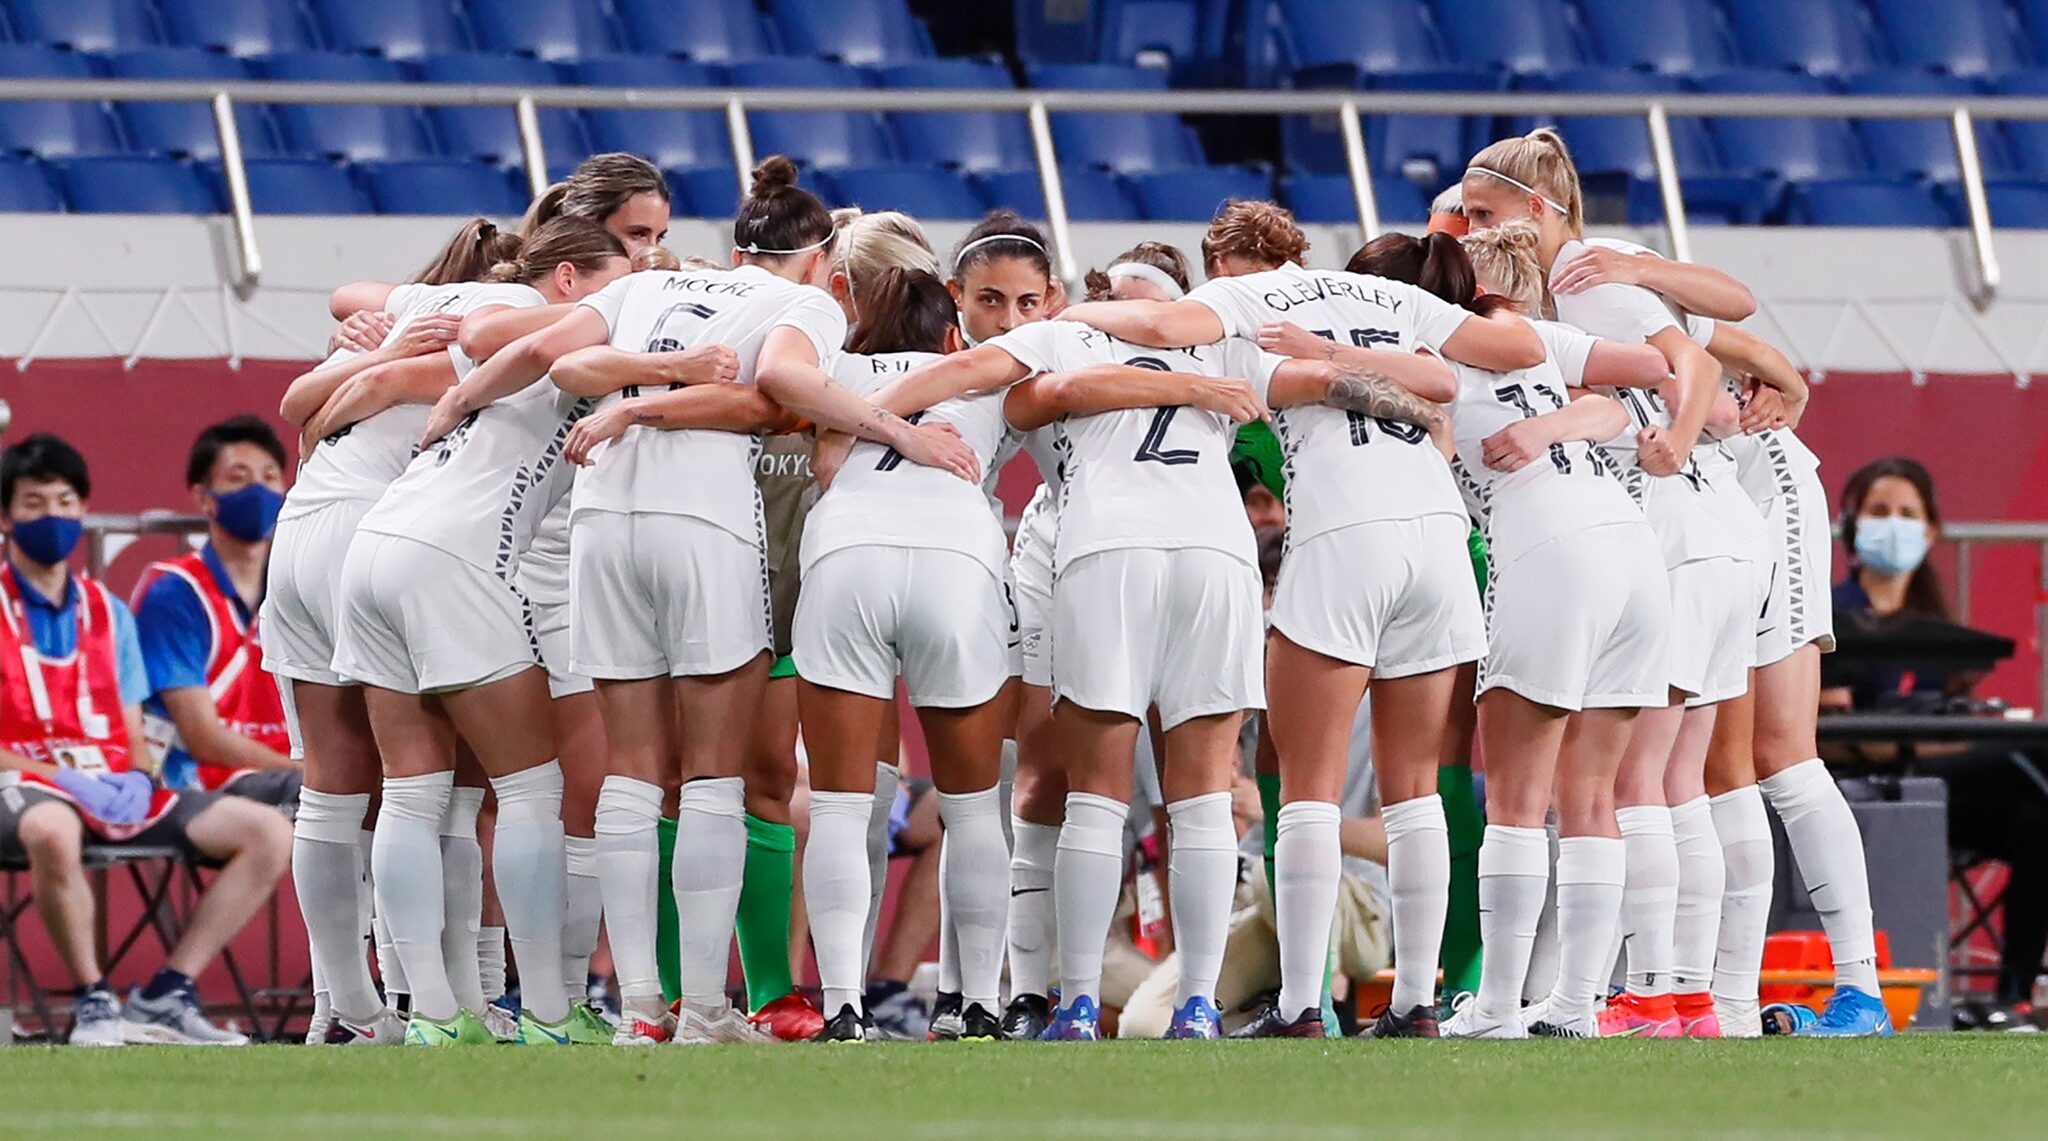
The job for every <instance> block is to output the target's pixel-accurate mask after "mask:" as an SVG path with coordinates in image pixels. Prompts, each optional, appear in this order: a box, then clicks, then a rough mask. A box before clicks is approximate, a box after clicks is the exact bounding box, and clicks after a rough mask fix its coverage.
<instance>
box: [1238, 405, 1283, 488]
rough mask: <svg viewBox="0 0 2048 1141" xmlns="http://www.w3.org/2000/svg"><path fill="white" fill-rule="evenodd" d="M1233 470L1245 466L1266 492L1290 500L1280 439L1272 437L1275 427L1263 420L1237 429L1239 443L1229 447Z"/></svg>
mask: <svg viewBox="0 0 2048 1141" xmlns="http://www.w3.org/2000/svg"><path fill="white" fill-rule="evenodd" d="M1230 463H1231V466H1232V467H1235V466H1237V465H1238V464H1244V465H1246V466H1247V467H1249V468H1251V470H1252V474H1253V475H1255V476H1257V477H1258V480H1259V482H1260V483H1263V484H1265V485H1266V490H1267V491H1270V492H1272V493H1273V494H1274V495H1276V496H1279V497H1280V498H1281V499H1283V500H1284V499H1286V498H1287V475H1286V471H1285V463H1284V460H1283V457H1282V456H1281V454H1280V438H1279V437H1278V436H1275V435H1274V434H1273V426H1272V425H1271V424H1268V423H1266V422H1265V421H1264V420H1254V421H1252V422H1251V423H1249V424H1242V425H1239V426H1238V429H1237V441H1236V442H1235V443H1233V444H1232V445H1231V446H1230Z"/></svg>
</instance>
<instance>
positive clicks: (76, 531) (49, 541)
mask: <svg viewBox="0 0 2048 1141" xmlns="http://www.w3.org/2000/svg"><path fill="white" fill-rule="evenodd" d="M84 534H85V524H84V523H82V522H80V521H79V520H77V519H71V518H67V517H65V516H62V515H45V516H43V517H42V518H41V519H31V520H29V521H28V522H26V523H16V524H15V525H14V536H13V541H14V549H15V550H17V551H20V552H21V553H22V554H24V555H26V556H28V558H29V559H30V560H32V561H34V562H38V563H41V564H42V565H44V566H46V567H53V566H56V565H57V564H58V563H61V562H63V561H64V560H65V559H68V558H70V557H71V552H72V551H74V550H76V549H77V548H78V540H79V538H80V537H82V536H83V535H84Z"/></svg>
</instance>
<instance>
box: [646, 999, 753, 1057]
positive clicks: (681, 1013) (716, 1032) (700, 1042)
mask: <svg viewBox="0 0 2048 1141" xmlns="http://www.w3.org/2000/svg"><path fill="white" fill-rule="evenodd" d="M673 1009H674V1011H675V1016H676V1035H675V1037H674V1038H673V1039H671V1041H672V1042H673V1043H674V1044H675V1045H677V1046H713V1045H726V1044H730V1043H736V1042H770V1041H773V1039H771V1038H770V1037H768V1034H767V1032H766V1031H764V1030H760V1029H758V1028H756V1027H755V1026H754V1024H753V1023H751V1022H748V1021H747V1019H746V1016H745V1015H743V1014H741V1013H740V1012H739V1011H737V1010H734V1009H733V1005H732V1003H730V1002H727V1001H726V1000H724V999H719V1000H718V1002H717V1003H716V1004H714V1005H702V1006H700V1005H698V1004H697V1003H694V1002H690V1001H687V1000H685V999H677V1000H676V1005H675V1007H674V1008H673Z"/></svg>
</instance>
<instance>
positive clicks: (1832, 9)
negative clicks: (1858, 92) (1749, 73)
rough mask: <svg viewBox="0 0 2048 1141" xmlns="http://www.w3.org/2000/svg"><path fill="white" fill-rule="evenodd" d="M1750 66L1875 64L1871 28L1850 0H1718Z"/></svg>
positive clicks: (1843, 68)
mask: <svg viewBox="0 0 2048 1141" xmlns="http://www.w3.org/2000/svg"><path fill="white" fill-rule="evenodd" d="M1723 2H1724V3H1725V4H1726V5H1727V8H1728V15H1729V17H1730V18H1731V19H1732V21H1733V24H1734V29H1735V42H1736V45H1737V46H1738V47H1739V48H1740V49H1741V51H1742V56H1743V60H1744V62H1746V63H1748V64H1749V65H1750V66H1752V67H1771V68H1783V69H1787V70H1791V71H1804V72H1808V73H1810V74H1813V75H1847V74H1849V73H1852V72H1858V71H1868V70H1870V69H1871V68H1872V67H1874V66H1876V65H1877V60H1878V53H1877V45H1876V42H1875V35H1874V30H1873V29H1872V28H1871V27H1870V26H1869V24H1868V22H1867V20H1866V19H1865V18H1864V16H1863V13H1862V11H1861V10H1860V9H1858V8H1857V7H1856V4H1855V0H1799V2H1798V3H1796V4H1788V3H1786V2H1785V0H1723Z"/></svg>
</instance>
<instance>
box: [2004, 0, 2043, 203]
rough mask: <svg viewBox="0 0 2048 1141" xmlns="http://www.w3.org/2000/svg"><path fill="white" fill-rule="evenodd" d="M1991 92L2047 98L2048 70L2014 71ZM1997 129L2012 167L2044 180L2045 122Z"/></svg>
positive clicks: (2008, 123) (2009, 122) (2011, 122)
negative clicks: (2001, 134)
mask: <svg viewBox="0 0 2048 1141" xmlns="http://www.w3.org/2000/svg"><path fill="white" fill-rule="evenodd" d="M2044 10H2048V9H2044ZM1992 89H1993V90H1994V91H1996V92H1998V93H1999V94H2000V95H2031V96H2034V97H2036V98H2038V97H2041V96H2048V71H2016V72H2013V73H2012V74H2010V75H2005V76H2001V77H1999V78H1998V79H1997V80H1996V81H1995V82H1994V83H1993V85H1992ZM1999 128H2000V130H2001V132H2002V133H2003V134H2004V135H2005V139H2006V143H2007V146H2008V149H2009V152H2010V154H2011V156H2012V162H2013V164H2014V165H2015V166H2016V167H2017V168H2018V169H2019V170H2020V171H2021V172H2022V173H2025V174H2027V175H2029V176H2031V177H2033V178H2048V122H2043V121H2041V120H2027V119H2007V120H2005V121H2004V122H2001V123H2000V124H1999Z"/></svg>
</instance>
